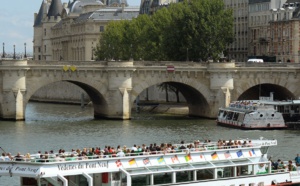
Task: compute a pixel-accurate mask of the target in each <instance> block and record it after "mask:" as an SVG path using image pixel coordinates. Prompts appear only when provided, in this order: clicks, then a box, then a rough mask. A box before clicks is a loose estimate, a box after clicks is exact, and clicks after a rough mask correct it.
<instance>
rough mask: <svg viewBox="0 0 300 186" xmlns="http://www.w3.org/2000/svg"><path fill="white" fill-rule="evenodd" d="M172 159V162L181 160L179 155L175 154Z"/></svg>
mask: <svg viewBox="0 0 300 186" xmlns="http://www.w3.org/2000/svg"><path fill="white" fill-rule="evenodd" d="M171 160H172V163H175V162H179V159H178V157H177V155H175V156H174V157H171Z"/></svg>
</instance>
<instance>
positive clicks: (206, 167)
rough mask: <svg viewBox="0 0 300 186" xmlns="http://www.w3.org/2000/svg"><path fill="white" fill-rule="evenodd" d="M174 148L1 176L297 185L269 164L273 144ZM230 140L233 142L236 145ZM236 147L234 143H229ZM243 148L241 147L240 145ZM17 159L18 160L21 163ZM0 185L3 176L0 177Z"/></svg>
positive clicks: (39, 161)
mask: <svg viewBox="0 0 300 186" xmlns="http://www.w3.org/2000/svg"><path fill="white" fill-rule="evenodd" d="M235 141H236V142H237V145H232V143H231V142H230V141H221V140H219V141H218V142H210V141H208V142H206V143H200V142H198V141H195V142H193V143H188V144H175V145H172V147H174V148H172V149H171V150H166V151H144V152H137V151H135V152H133V153H128V154H123V155H122V156H120V154H119V155H118V154H106V155H104V154H101V153H100V154H99V155H93V156H87V157H85V156H78V155H75V154H74V153H72V152H71V153H64V154H63V155H61V154H58V153H54V156H50V155H47V158H45V157H44V156H43V155H41V156H40V157H41V158H38V157H37V156H36V155H34V156H32V157H31V158H18V160H17V159H16V158H14V159H12V160H11V161H0V176H17V177H20V185H21V186H33V185H41V186H50V185H51V186H52V185H56V186H62V185H63V186H67V185H70V186H73V185H89V186H94V185H99V186H122V185H127V186H132V185H137V186H141V185H182V186H186V185H189V186H207V185H224V186H227V185H228V186H229V185H230V186H231V185H261V186H262V185H271V184H275V183H276V184H278V185H279V184H280V185H296V184H299V183H300V174H299V173H298V170H296V171H291V172H289V171H287V170H284V171H276V172H274V171H272V169H271V162H270V161H269V160H268V159H267V152H268V148H269V147H270V146H276V145H277V141H276V140H266V139H263V138H261V139H258V140H251V141H249V140H235ZM235 141H233V142H235ZM233 144H235V143H233ZM240 144H242V145H240ZM19 160H21V161H19ZM0 180H1V177H0Z"/></svg>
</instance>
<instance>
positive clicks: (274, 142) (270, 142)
mask: <svg viewBox="0 0 300 186" xmlns="http://www.w3.org/2000/svg"><path fill="white" fill-rule="evenodd" d="M261 145H265V146H269V145H277V141H265V142H262V143H261Z"/></svg>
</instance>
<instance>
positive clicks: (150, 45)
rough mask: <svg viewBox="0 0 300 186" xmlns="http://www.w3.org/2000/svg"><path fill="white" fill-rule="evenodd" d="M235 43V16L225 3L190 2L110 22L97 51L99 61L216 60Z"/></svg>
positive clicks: (193, 0) (205, 0) (215, 1)
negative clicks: (228, 45)
mask: <svg viewBox="0 0 300 186" xmlns="http://www.w3.org/2000/svg"><path fill="white" fill-rule="evenodd" d="M232 41H233V13H232V10H228V9H225V6H224V3H223V1H222V0H201V1H200V0H189V1H184V2H181V3H173V4H171V5H170V6H169V7H168V8H161V9H160V10H158V11H157V12H156V13H155V14H154V15H152V16H148V15H140V16H138V17H137V18H136V19H133V20H132V21H118V22H110V23H109V24H108V25H107V27H106V30H105V32H104V33H103V34H102V36H101V38H100V42H99V44H98V45H97V48H96V56H97V59H109V58H112V57H114V58H115V59H125V60H126V59H129V58H130V57H133V58H134V59H137V60H138V59H140V58H142V59H145V60H174V61H184V60H185V59H186V58H187V55H188V56H189V59H191V60H194V61H198V60H200V59H201V60H207V59H217V58H218V55H219V54H220V53H222V52H223V51H224V50H225V48H226V45H227V44H229V43H231V42H232Z"/></svg>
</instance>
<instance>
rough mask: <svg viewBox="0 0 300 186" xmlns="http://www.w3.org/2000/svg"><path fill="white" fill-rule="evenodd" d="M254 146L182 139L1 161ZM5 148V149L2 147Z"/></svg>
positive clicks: (7, 155) (5, 155)
mask: <svg viewBox="0 0 300 186" xmlns="http://www.w3.org/2000/svg"><path fill="white" fill-rule="evenodd" d="M251 146H253V144H252V142H251V140H249V141H246V140H243V141H240V140H228V141H227V140H218V141H217V142H211V141H210V140H205V141H203V142H200V140H195V141H194V142H193V143H188V144H186V143H184V141H181V143H180V144H171V143H161V144H156V143H153V144H150V145H145V144H142V145H136V144H134V145H133V146H132V147H130V148H127V147H126V145H124V146H122V147H121V146H120V145H118V146H117V147H116V148H115V147H113V146H105V147H104V148H102V149H101V148H100V147H95V148H83V149H72V150H71V151H68V152H67V151H65V150H64V149H59V150H58V151H57V152H54V151H53V150H50V151H45V152H44V153H41V151H38V153H36V154H33V155H31V154H30V153H27V154H25V155H21V153H17V155H15V156H12V155H11V154H10V153H5V152H3V153H2V156H0V161H35V162H49V161H70V160H82V159H95V158H107V157H124V156H137V155H151V154H166V153H175V152H190V151H191V152H192V151H203V150H214V149H229V148H241V147H251ZM2 150H3V149H2Z"/></svg>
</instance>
